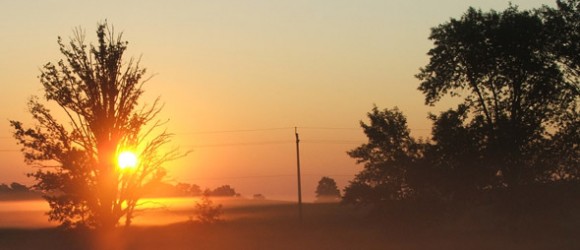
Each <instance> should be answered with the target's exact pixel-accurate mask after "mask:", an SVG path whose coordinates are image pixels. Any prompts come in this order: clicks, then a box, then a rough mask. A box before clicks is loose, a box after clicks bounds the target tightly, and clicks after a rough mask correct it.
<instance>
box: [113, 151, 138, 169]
mask: <svg viewBox="0 0 580 250" xmlns="http://www.w3.org/2000/svg"><path fill="white" fill-rule="evenodd" d="M117 164H118V165H119V168H121V169H126V168H134V167H135V166H137V156H136V155H135V153H133V152H129V151H125V152H122V153H120V154H119V157H118V158H117Z"/></svg>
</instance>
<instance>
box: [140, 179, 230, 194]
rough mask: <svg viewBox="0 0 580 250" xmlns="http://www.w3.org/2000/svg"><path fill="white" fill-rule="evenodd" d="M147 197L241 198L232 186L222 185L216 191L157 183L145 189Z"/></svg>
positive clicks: (185, 185)
mask: <svg viewBox="0 0 580 250" xmlns="http://www.w3.org/2000/svg"><path fill="white" fill-rule="evenodd" d="M145 188H146V190H147V195H146V196H145V197H194V196H203V195H205V196H213V197H239V196H241V195H240V194H239V193H237V192H236V190H235V189H234V188H233V187H231V186H230V185H222V186H219V187H216V188H214V189H208V188H205V189H202V188H201V187H200V186H199V185H196V184H190V183H183V182H180V183H177V184H175V185H172V184H170V183H166V182H155V183H151V184H150V185H148V186H146V187H145Z"/></svg>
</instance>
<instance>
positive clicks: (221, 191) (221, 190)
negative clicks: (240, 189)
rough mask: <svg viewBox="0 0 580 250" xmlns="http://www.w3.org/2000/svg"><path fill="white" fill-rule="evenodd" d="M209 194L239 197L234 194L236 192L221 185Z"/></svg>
mask: <svg viewBox="0 0 580 250" xmlns="http://www.w3.org/2000/svg"><path fill="white" fill-rule="evenodd" d="M209 194H210V195H211V196H229V197H233V196H239V194H238V193H236V190H235V189H234V188H232V187H230V185H223V186H220V187H217V188H215V189H214V190H212V191H211V192H210V193H209Z"/></svg>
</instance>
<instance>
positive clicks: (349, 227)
mask: <svg viewBox="0 0 580 250" xmlns="http://www.w3.org/2000/svg"><path fill="white" fill-rule="evenodd" d="M219 203H223V204H224V209H225V210H224V217H223V218H224V219H225V221H224V222H222V223H217V224H199V223H195V222H191V221H187V219H186V218H187V216H188V215H191V213H192V211H191V210H187V209H184V210H180V211H174V212H175V213H177V214H179V215H182V216H183V218H184V221H183V222H180V223H174V224H170V225H165V226H133V227H129V228H119V229H117V230H116V231H114V232H108V233H97V232H94V231H62V230H59V229H0V249H164V250H169V249H577V247H578V246H580V240H579V239H578V237H577V235H579V234H578V233H579V232H580V227H578V225H579V224H580V223H576V222H570V221H569V220H568V221H554V219H555V218H560V217H557V216H556V217H554V216H548V217H545V218H540V219H538V220H533V221H532V222H530V221H527V222H526V223H523V224H522V223H520V224H519V225H520V227H504V226H502V225H501V222H497V223H495V222H494V223H489V221H490V220H491V219H493V218H492V217H490V215H489V214H486V213H485V212H482V211H477V212H473V213H469V214H466V215H457V216H456V217H455V218H456V219H453V220H447V219H445V220H433V221H437V222H435V223H421V222H419V221H418V220H416V219H413V216H410V217H409V218H402V217H396V216H395V217H394V218H393V217H391V218H389V219H381V220H378V219H376V218H372V217H369V216H367V215H368V211H365V210H355V209H353V208H352V207H348V206H341V205H338V204H333V203H323V204H305V205H304V207H303V220H302V221H300V220H298V208H297V206H296V205H295V204H292V203H284V202H268V201H252V200H246V201H221V202H219ZM561 219H562V218H560V219H558V220H561ZM496 221H497V220H496ZM498 223H500V224H498Z"/></svg>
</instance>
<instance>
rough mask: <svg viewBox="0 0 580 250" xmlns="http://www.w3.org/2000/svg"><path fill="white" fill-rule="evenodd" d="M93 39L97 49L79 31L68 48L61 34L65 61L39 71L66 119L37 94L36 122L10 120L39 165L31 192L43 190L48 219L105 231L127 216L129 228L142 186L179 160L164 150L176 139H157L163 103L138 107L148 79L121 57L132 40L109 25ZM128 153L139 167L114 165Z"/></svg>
mask: <svg viewBox="0 0 580 250" xmlns="http://www.w3.org/2000/svg"><path fill="white" fill-rule="evenodd" d="M96 34H97V39H98V42H97V44H96V45H92V44H90V45H87V44H86V42H85V35H84V32H83V31H82V30H80V29H79V30H76V32H75V33H74V36H73V37H72V38H71V40H70V42H69V43H68V45H67V44H65V43H64V42H63V41H62V39H61V38H60V37H59V38H58V44H59V46H60V52H61V53H62V55H63V56H64V60H60V61H58V62H57V63H47V64H46V65H45V66H44V67H43V68H42V71H41V75H40V77H39V78H40V82H41V83H42V86H43V87H44V97H45V98H46V100H47V102H48V104H56V106H57V107H58V108H60V110H61V111H62V114H63V117H64V120H66V122H64V123H61V122H60V121H59V120H57V118H56V117H55V116H53V114H52V113H51V111H50V110H49V109H48V108H47V107H46V106H45V104H44V103H43V102H41V101H40V99H39V98H36V97H35V98H32V99H31V100H30V102H29V111H30V113H31V114H32V116H33V118H34V119H35V121H36V125H35V126H33V127H31V128H27V127H25V126H24V125H23V124H22V123H21V122H19V121H11V122H10V123H11V125H12V127H13V128H14V137H15V138H16V139H17V140H18V142H19V144H20V145H22V151H23V152H24V158H25V161H26V163H28V164H30V165H33V166H36V167H39V169H38V171H36V172H34V173H31V174H29V176H32V177H34V179H35V180H36V184H35V185H34V188H36V189H37V190H41V191H44V192H45V193H46V195H45V199H46V200H47V201H48V203H49V205H50V211H49V212H48V215H49V220H52V221H58V222H60V223H62V225H63V226H74V225H86V226H92V227H99V228H105V229H106V228H112V227H114V226H116V225H117V224H118V222H119V220H120V219H121V218H122V217H125V224H126V225H129V224H130V223H131V219H132V217H133V211H134V209H135V206H136V205H137V201H138V200H139V198H140V197H141V196H142V195H143V191H144V190H143V189H142V188H143V186H144V185H145V184H146V183H149V182H152V181H158V180H160V179H161V178H163V176H164V175H165V170H164V169H163V168H162V164H163V163H164V162H166V161H168V160H172V159H174V158H176V157H179V156H180V155H179V153H178V152H177V151H176V150H166V151H165V150H160V149H161V147H162V146H163V145H165V144H167V143H168V142H169V140H170V137H171V134H168V133H166V132H162V133H159V134H158V135H154V134H155V129H156V128H158V127H159V126H162V125H163V122H160V121H158V120H157V121H156V120H155V119H156V118H155V117H156V116H157V114H158V113H159V112H160V110H161V106H160V105H159V102H158V100H156V101H155V102H154V103H153V104H152V105H149V106H142V107H141V108H139V107H138V106H139V105H138V101H139V99H140V97H141V95H142V94H143V89H142V87H143V84H144V82H145V81H146V80H147V79H148V78H144V76H145V72H146V71H145V69H144V68H142V67H141V66H140V65H139V61H138V60H134V59H129V60H128V61H124V60H123V56H124V53H125V50H126V49H127V42H125V41H123V40H122V35H121V34H119V35H117V34H115V32H114V30H113V28H112V27H109V26H108V25H107V24H106V23H103V24H99V25H98V27H97V32H96ZM125 150H131V151H134V152H135V153H137V154H138V156H139V161H138V164H137V166H135V168H134V169H124V170H122V169H120V168H118V167H117V166H116V158H117V157H116V156H117V155H118V154H119V153H120V152H122V151H125Z"/></svg>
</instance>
